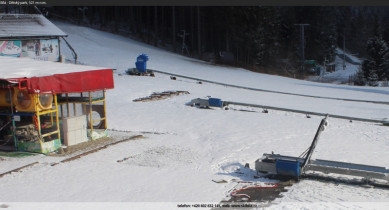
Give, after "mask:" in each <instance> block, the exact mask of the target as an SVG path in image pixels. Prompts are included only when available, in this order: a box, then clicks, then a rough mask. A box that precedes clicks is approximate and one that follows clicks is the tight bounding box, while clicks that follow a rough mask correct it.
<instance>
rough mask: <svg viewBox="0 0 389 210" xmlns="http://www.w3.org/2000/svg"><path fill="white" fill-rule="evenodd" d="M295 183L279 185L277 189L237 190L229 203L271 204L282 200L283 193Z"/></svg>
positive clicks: (288, 182)
mask: <svg viewBox="0 0 389 210" xmlns="http://www.w3.org/2000/svg"><path fill="white" fill-rule="evenodd" d="M293 183H294V181H286V182H279V183H277V186H276V187H264V188H250V187H247V188H246V189H245V188H243V189H238V190H236V191H235V192H236V193H234V195H233V196H231V199H229V200H228V201H227V202H259V203H264V204H265V203H269V202H271V201H273V200H275V199H276V198H281V197H282V195H281V193H282V192H286V191H287V189H286V187H289V186H292V185H293Z"/></svg>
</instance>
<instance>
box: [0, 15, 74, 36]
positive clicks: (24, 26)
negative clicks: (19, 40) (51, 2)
mask: <svg viewBox="0 0 389 210" xmlns="http://www.w3.org/2000/svg"><path fill="white" fill-rule="evenodd" d="M0 19H1V21H0V29H1V30H0V37H7V38H10V37H42V36H44V37H52V36H67V34H65V33H64V32H63V31H61V30H60V29H59V28H58V27H56V26H55V25H54V24H53V23H51V22H50V21H49V20H48V19H47V18H45V17H44V16H43V15H38V14H4V13H0Z"/></svg>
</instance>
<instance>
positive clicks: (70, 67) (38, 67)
mask: <svg viewBox="0 0 389 210" xmlns="http://www.w3.org/2000/svg"><path fill="white" fill-rule="evenodd" d="M0 63H1V65H0V75H1V76H0V79H12V78H23V77H27V78H30V77H42V76H49V75H54V74H65V73H72V72H83V71H92V70H102V69H107V68H102V67H95V66H84V65H76V64H65V63H58V62H52V61H39V60H33V59H31V58H13V57H6V56H0Z"/></svg>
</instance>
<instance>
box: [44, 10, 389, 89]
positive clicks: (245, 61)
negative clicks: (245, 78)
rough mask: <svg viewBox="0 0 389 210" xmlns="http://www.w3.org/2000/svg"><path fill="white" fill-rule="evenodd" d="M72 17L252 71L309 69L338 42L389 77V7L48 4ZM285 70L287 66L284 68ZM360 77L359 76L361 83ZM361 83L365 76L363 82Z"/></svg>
mask: <svg viewBox="0 0 389 210" xmlns="http://www.w3.org/2000/svg"><path fill="white" fill-rule="evenodd" d="M40 9H41V11H43V13H44V14H45V15H47V16H48V17H49V18H52V19H61V20H66V21H69V22H72V23H75V24H79V25H84V26H88V27H92V28H96V29H99V30H104V31H109V32H112V33H117V34H121V35H123V36H128V37H131V38H133V39H136V40H139V41H142V42H145V43H148V44H151V45H154V46H157V47H160V48H165V49H167V50H171V51H173V52H176V53H181V54H183V55H185V56H189V57H194V58H199V59H202V60H206V61H212V62H214V63H216V64H225V65H233V66H238V67H242V68H246V69H250V70H252V71H258V72H264V73H270V74H280V75H286V76H291V75H290V74H289V75H288V72H283V70H281V69H282V68H281V66H285V65H289V66H290V68H291V69H294V70H295V72H298V73H300V76H301V75H305V73H307V72H305V71H306V69H304V67H303V66H304V65H305V64H304V61H307V60H314V61H315V62H316V63H317V64H318V65H323V66H325V65H326V64H331V62H333V61H334V59H335V55H336V51H335V49H336V48H341V49H345V50H346V52H348V53H351V54H353V55H356V56H358V57H361V58H363V59H364V60H365V62H364V63H363V65H362V69H363V72H361V73H360V74H359V75H358V77H357V78H359V80H360V83H361V84H362V85H363V84H367V83H368V82H369V81H370V80H371V81H373V83H370V84H371V85H374V81H380V80H388V79H389V70H388V64H389V50H388V49H387V48H388V47H387V43H388V41H389V8H388V7H357V6H347V7H330V6H325V7H313V6H309V7H308V6H306V7H292V6H288V7H282V6H279V7H267V6H257V7H254V6H241V7H231V6H222V7H220V6H218V7H215V6H213V7H211V6H209V7H200V6H154V7H153V6H143V7H135V6H132V7H45V8H40ZM284 69H285V68H284ZM357 83H358V82H357ZM358 84H359V83H358Z"/></svg>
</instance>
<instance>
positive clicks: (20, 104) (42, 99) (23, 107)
mask: <svg viewBox="0 0 389 210" xmlns="http://www.w3.org/2000/svg"><path fill="white" fill-rule="evenodd" d="M13 101H14V102H15V108H16V110H18V111H21V112H36V111H41V110H46V109H51V108H52V106H53V95H52V94H29V93H28V91H27V90H20V89H18V88H15V89H14V94H13Z"/></svg>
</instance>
